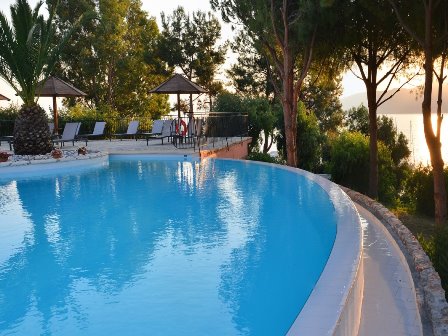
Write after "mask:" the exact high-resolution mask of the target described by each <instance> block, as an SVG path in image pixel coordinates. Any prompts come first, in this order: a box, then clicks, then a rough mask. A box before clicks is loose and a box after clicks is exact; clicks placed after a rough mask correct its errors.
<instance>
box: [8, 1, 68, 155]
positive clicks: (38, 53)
mask: <svg viewBox="0 0 448 336" xmlns="http://www.w3.org/2000/svg"><path fill="white" fill-rule="evenodd" d="M41 7H42V2H38V3H37V5H36V7H35V8H34V9H32V8H31V7H30V5H29V4H28V2H27V1H26V0H17V1H16V3H15V4H14V5H12V6H11V23H9V21H8V19H7V18H6V16H5V15H4V14H3V13H0V76H1V77H2V78H3V79H4V80H6V82H7V83H9V84H10V85H11V86H12V87H13V89H14V90H15V91H16V92H17V94H18V95H19V97H20V98H22V100H23V105H22V107H21V109H20V111H19V115H18V117H17V119H16V121H15V125H14V152H15V153H16V154H45V153H48V152H50V151H51V149H52V142H51V140H50V132H49V129H48V125H47V115H46V113H45V111H44V110H43V109H42V108H41V107H40V106H39V105H38V104H37V103H36V101H37V97H36V90H37V89H38V87H37V86H38V83H39V81H41V80H45V79H47V78H48V77H49V76H50V74H51V72H52V71H53V69H54V67H55V64H56V62H57V61H58V57H59V54H60V52H61V49H62V47H63V46H64V44H65V43H66V42H67V40H68V38H69V37H70V35H71V33H72V32H73V29H74V28H73V27H71V28H70V29H69V30H67V31H66V33H65V34H64V35H63V37H62V38H61V39H60V41H59V43H57V44H55V35H56V27H55V24H54V20H53V19H54V14H55V10H56V6H52V7H50V8H49V15H48V18H47V19H45V18H44V16H43V15H42V14H39V11H40V9H41Z"/></svg>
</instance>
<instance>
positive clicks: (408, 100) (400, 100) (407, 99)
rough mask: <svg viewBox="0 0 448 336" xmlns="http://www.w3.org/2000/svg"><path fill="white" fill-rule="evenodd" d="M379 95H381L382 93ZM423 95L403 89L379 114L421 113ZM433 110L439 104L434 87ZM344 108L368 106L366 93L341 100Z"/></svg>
mask: <svg viewBox="0 0 448 336" xmlns="http://www.w3.org/2000/svg"><path fill="white" fill-rule="evenodd" d="M377 94H378V95H379V94H381V92H380V91H378V92H377ZM422 99H423V97H422V95H421V94H420V93H418V92H416V90H410V89H401V90H400V92H398V93H397V94H396V95H395V96H394V97H393V98H392V99H391V100H389V101H387V102H386V103H384V104H383V105H381V106H380V107H379V109H378V113H379V114H406V113H421V106H422ZM432 101H433V109H434V108H435V106H436V102H437V90H436V87H433V100H432ZM442 101H443V103H444V106H443V105H442V110H443V111H447V109H448V108H447V106H448V85H445V86H444V90H443V98H442ZM341 103H342V107H343V109H344V110H348V109H349V108H351V107H353V106H355V107H356V106H359V105H360V104H361V103H363V104H364V105H365V106H367V96H366V94H365V93H357V94H354V95H352V96H348V97H345V98H341ZM434 111H435V110H434Z"/></svg>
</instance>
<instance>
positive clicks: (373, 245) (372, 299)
mask: <svg viewBox="0 0 448 336" xmlns="http://www.w3.org/2000/svg"><path fill="white" fill-rule="evenodd" d="M356 207H357V209H358V212H359V214H360V216H361V222H362V224H363V252H364V254H363V257H364V260H363V261H364V299H363V306H362V316H361V325H360V330H359V335H360V336H376V335H394V336H400V335H403V336H414V335H415V336H417V335H424V333H423V328H422V323H421V319H420V313H419V311H418V305H417V300H416V294H415V288H414V282H413V279H412V275H411V271H410V269H409V266H408V264H407V262H406V259H405V257H404V256H403V253H402V252H401V250H400V248H399V247H398V245H397V243H396V242H395V240H394V239H393V238H392V236H391V235H390V233H389V232H388V231H387V229H386V228H385V227H384V225H383V224H382V223H381V222H380V221H379V220H378V219H377V218H376V217H375V216H373V215H372V214H371V213H370V212H368V211H367V210H366V209H364V208H363V207H362V206H360V205H358V204H357V205H356ZM425 334H426V333H425Z"/></svg>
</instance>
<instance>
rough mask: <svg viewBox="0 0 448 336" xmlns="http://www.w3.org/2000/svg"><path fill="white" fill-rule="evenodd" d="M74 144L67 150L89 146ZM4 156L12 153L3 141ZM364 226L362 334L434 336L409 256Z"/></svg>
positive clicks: (115, 145) (144, 149) (377, 229)
mask: <svg viewBox="0 0 448 336" xmlns="http://www.w3.org/2000/svg"><path fill="white" fill-rule="evenodd" d="M214 140H215V142H214V143H212V142H211V141H210V143H209V144H207V145H205V146H204V147H202V148H201V150H213V149H219V148H225V147H228V146H230V145H231V144H236V143H240V142H241V140H242V139H241V138H230V139H227V140H226V139H214ZM83 145H84V143H82V142H78V143H76V144H75V146H70V145H69V144H68V143H67V144H66V146H65V147H63V149H66V150H73V149H77V148H79V147H81V146H83ZM87 149H88V150H89V149H90V150H93V151H101V152H107V153H109V154H159V155H192V156H198V155H199V152H198V149H197V148H196V149H194V148H186V149H178V148H176V147H174V146H173V145H172V144H170V143H165V144H164V145H162V144H161V141H160V140H151V141H149V146H147V144H146V140H138V141H135V140H134V139H124V140H122V141H121V140H116V139H114V140H112V141H109V140H95V141H89V142H88V146H87ZM0 150H2V151H9V146H8V144H7V143H5V142H2V146H1V147H0ZM356 207H357V209H358V212H359V214H360V216H361V218H362V223H363V262H364V279H365V280H364V281H365V283H364V298H363V305H362V317H361V323H360V330H359V335H362V336H370V335H394V336H399V335H406V336H413V335H429V334H431V333H430V332H428V326H427V325H425V323H423V324H422V322H421V318H420V313H419V310H418V309H419V308H418V304H417V300H416V292H415V288H414V282H413V280H412V275H411V272H410V270H409V266H408V263H407V262H406V259H405V257H404V256H403V253H402V252H401V250H400V248H399V247H398V245H397V243H396V242H395V240H394V239H393V237H392V236H391V235H390V233H389V232H388V231H387V229H386V228H385V227H384V225H383V224H382V223H381V222H380V221H379V220H378V219H377V218H376V217H375V216H374V215H372V214H371V213H370V212H368V211H367V210H366V209H364V208H363V207H361V206H360V205H358V204H356Z"/></svg>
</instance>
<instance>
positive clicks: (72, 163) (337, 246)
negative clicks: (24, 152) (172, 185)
mask: <svg viewBox="0 0 448 336" xmlns="http://www.w3.org/2000/svg"><path fill="white" fill-rule="evenodd" d="M122 155H126V156H128V157H129V156H134V155H135V156H140V157H141V156H150V157H164V158H166V157H167V155H151V154H149V155H148V154H134V155H132V154H131V155H128V154H121V155H117V154H114V155H108V154H107V153H101V155H98V156H97V157H94V158H89V159H87V158H86V159H76V160H66V161H65V160H58V161H56V160H54V161H51V162H46V163H43V162H39V163H38V162H33V163H30V164H26V165H20V166H19V165H10V166H8V167H1V169H0V178H4V177H6V178H10V177H11V175H13V176H14V177H17V176H18V175H19V176H20V174H21V173H22V172H23V173H25V174H28V173H30V172H33V173H39V174H42V173H53V172H55V171H57V170H59V169H61V168H72V167H73V168H75V167H85V168H95V167H101V166H103V165H105V164H107V163H108V162H109V159H110V158H113V157H119V156H122ZM168 157H171V158H176V159H179V158H183V159H187V160H191V159H194V160H196V159H198V158H195V157H193V156H191V155H188V156H183V155H169V156H168ZM220 160H232V161H239V162H241V160H234V159H220ZM52 163H58V164H52ZM252 163H255V164H260V165H266V166H271V167H275V168H279V169H285V170H289V171H291V172H294V173H297V174H301V175H304V176H305V177H306V178H308V179H310V180H312V181H313V182H315V183H317V184H318V185H320V186H321V187H322V188H323V189H324V190H325V191H326V192H327V194H328V195H329V198H330V200H331V202H332V203H333V204H334V206H335V210H336V216H337V233H336V238H335V242H334V245H333V248H332V250H331V253H330V256H329V258H328V261H327V263H326V265H325V267H324V270H323V271H322V273H321V275H320V278H319V280H318V281H317V283H316V285H315V287H314V289H313V291H312V293H311V294H310V296H309V298H308V300H307V302H306V303H305V305H304V307H303V309H302V310H301V312H300V313H299V315H298V316H297V318H296V319H295V321H294V323H293V324H292V326H291V328H290V329H289V331H288V333H287V335H290V336H295V335H356V334H357V332H358V329H359V323H360V317H361V304H362V295H363V294H362V293H363V288H364V278H363V272H362V270H363V265H362V229H361V223H360V219H359V215H358V212H357V210H356V208H355V206H354V204H353V202H352V201H351V199H350V198H349V197H348V196H347V194H345V193H344V192H343V191H342V189H341V188H340V187H339V186H337V185H336V184H334V183H333V182H331V181H329V180H327V179H325V178H323V177H320V176H318V175H315V174H312V173H309V172H307V171H303V170H300V169H296V168H292V167H287V166H282V165H277V164H270V163H264V162H253V161H251V164H252ZM18 168H19V169H18ZM17 170H19V171H20V172H19V173H18V172H17Z"/></svg>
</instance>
